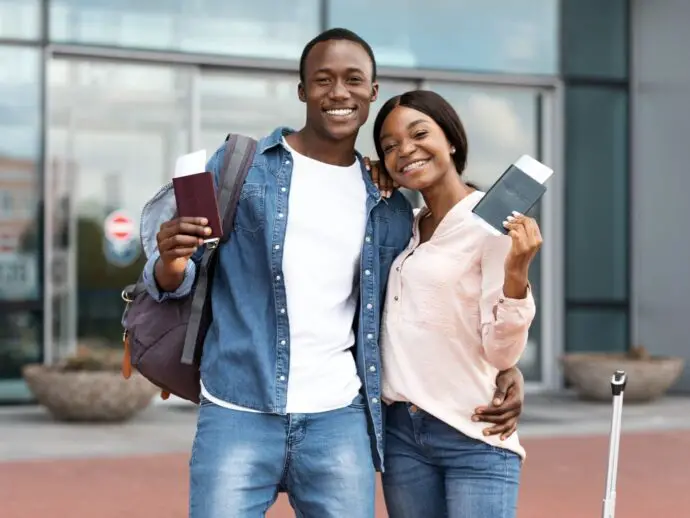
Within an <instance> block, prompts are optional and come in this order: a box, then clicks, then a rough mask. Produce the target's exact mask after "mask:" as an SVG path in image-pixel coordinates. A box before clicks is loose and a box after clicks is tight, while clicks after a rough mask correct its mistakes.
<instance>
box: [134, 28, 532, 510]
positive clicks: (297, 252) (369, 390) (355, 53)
mask: <svg viewBox="0 0 690 518" xmlns="http://www.w3.org/2000/svg"><path fill="white" fill-rule="evenodd" d="M377 94H378V85H377V83H376V64H375V60H374V55H373V52H372V51H371V48H370V47H369V45H368V44H367V43H366V42H364V41H363V40H362V39H361V38H359V37H358V36H357V35H355V34H354V33H352V32H350V31H346V30H343V29H332V30H330V31H326V32H325V33H323V34H321V35H320V36H318V37H316V38H315V39H314V40H312V41H311V42H310V43H309V44H307V46H306V47H305V49H304V52H303V55H302V59H301V61H300V83H299V86H298V95H299V98H300V100H301V101H302V102H304V103H305V104H306V108H307V109H306V124H305V126H304V127H303V128H302V129H301V130H299V131H297V132H293V131H292V130H289V129H287V128H278V129H276V130H275V131H274V132H273V133H272V134H271V135H269V136H267V137H264V138H263V139H261V140H260V142H259V144H258V146H257V151H256V155H255V157H254V161H253V163H252V167H251V168H250V170H249V174H248V176H247V180H246V182H245V185H244V188H243V191H242V194H241V197H240V203H239V205H238V209H237V215H236V219H235V228H234V232H233V236H232V238H231V239H230V240H229V241H228V242H227V243H226V244H224V245H223V246H222V247H221V248H220V249H219V263H218V267H217V268H216V273H215V277H214V280H213V287H212V290H213V292H212V309H213V315H214V320H213V323H212V325H211V327H210V329H209V331H208V334H207V337H206V342H205V344H204V353H203V358H202V363H201V382H202V401H201V405H200V410H199V420H198V426H197V433H196V437H195V440H194V445H193V448H192V454H191V462H190V516H191V517H192V518H221V517H223V518H227V517H230V516H232V517H242V518H244V517H258V516H264V513H265V511H266V510H267V509H268V508H269V507H270V506H271V505H272V503H273V502H274V501H275V499H276V497H277V494H278V492H279V491H281V490H284V491H286V492H287V493H288V495H289V497H290V502H291V504H292V506H293V507H294V509H295V511H296V513H297V515H298V516H301V517H307V518H310V517H314V518H328V517H339V518H343V517H351V518H369V517H373V516H374V494H375V469H374V468H377V469H379V470H382V469H384V455H383V454H384V449H383V442H382V437H383V417H382V413H383V411H384V409H383V408H382V404H381V401H380V377H379V376H380V373H379V371H380V367H381V363H380V354H379V349H378V337H379V320H380V315H381V309H382V308H381V303H382V300H383V293H384V290H385V286H386V280H387V277H388V270H389V268H390V266H391V263H392V261H393V259H394V258H395V257H396V255H397V254H398V253H399V252H400V251H401V250H402V249H403V248H404V247H405V246H406V244H407V243H408V241H409V239H410V235H411V222H412V209H411V207H410V204H409V203H408V202H407V200H406V199H405V198H404V196H402V194H400V193H398V192H395V193H393V194H392V196H390V198H388V199H384V198H382V196H381V193H380V192H379V191H378V189H377V188H376V187H375V185H374V184H373V183H372V180H371V178H370V176H369V174H368V172H367V170H366V168H365V167H364V166H363V164H362V160H361V157H360V156H359V155H357V154H356V152H355V140H356V138H357V133H358V131H359V128H360V127H361V126H362V125H363V124H364V123H365V122H366V120H367V117H368V115H369V107H370V104H371V103H372V102H373V101H375V100H376V97H377ZM222 162H223V147H221V148H220V149H219V150H218V151H217V152H216V153H215V154H214V156H213V157H212V158H211V159H210V161H209V163H208V167H207V169H208V170H209V171H212V172H213V173H214V175H215V176H216V183H217V182H218V174H219V168H220V167H222ZM205 224H206V222H205V221H203V220H201V219H198V218H180V219H175V220H172V221H170V222H168V223H165V224H164V225H163V226H162V227H161V230H160V232H159V234H158V236H157V239H158V247H159V251H160V253H159V254H157V255H155V256H153V257H151V259H150V260H149V261H148V263H147V265H146V268H145V272H144V278H145V279H146V282H147V289H148V291H149V293H150V294H151V295H152V296H153V297H155V298H157V299H158V300H164V299H166V298H168V297H184V296H187V295H188V294H189V292H190V289H191V286H192V283H193V280H194V276H195V272H196V265H195V262H194V259H195V258H196V257H198V250H199V247H200V245H201V237H202V236H203V235H204V234H205V230H206V229H205V227H204V225H205ZM195 252H196V255H194V254H195ZM353 324H354V325H353ZM499 377H500V376H499ZM515 380H517V381H515ZM499 385H502V386H504V387H506V386H511V387H512V388H511V390H513V391H515V395H516V398H515V399H516V401H517V402H516V404H514V405H513V406H512V407H511V408H500V409H498V410H496V409H493V411H492V410H491V409H489V410H488V413H489V414H491V413H492V412H493V414H494V415H493V417H492V416H490V415H489V416H488V417H483V419H484V420H486V421H488V422H494V423H498V424H499V426H498V427H495V428H496V433H502V432H506V431H508V429H509V428H511V427H514V425H515V421H516V419H517V415H518V414H519V412H520V405H521V401H520V400H521V389H522V380H521V375H520V373H519V371H517V370H513V371H510V372H509V373H508V374H507V375H506V376H505V379H503V380H502V381H501V383H499ZM501 397H503V395H501Z"/></svg>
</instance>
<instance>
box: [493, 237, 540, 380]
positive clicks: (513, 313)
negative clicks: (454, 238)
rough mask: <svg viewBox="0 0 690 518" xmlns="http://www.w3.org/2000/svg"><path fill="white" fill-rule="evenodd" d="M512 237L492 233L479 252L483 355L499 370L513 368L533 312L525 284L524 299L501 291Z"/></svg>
mask: <svg viewBox="0 0 690 518" xmlns="http://www.w3.org/2000/svg"><path fill="white" fill-rule="evenodd" d="M510 246H511V239H510V238H509V237H507V236H501V237H496V236H492V237H491V238H489V239H487V242H486V245H485V248H484V250H483V254H482V263H481V271H482V302H481V322H482V344H483V346H484V352H485V354H486V358H487V360H488V361H489V363H491V364H492V365H493V366H494V367H496V368H497V369H499V370H504V369H508V368H510V367H513V366H514V365H515V364H516V363H517V362H518V360H519V359H520V357H521V356H522V353H523V352H524V350H525V346H526V345H527V338H528V334H529V328H530V326H531V325H532V321H533V320H534V316H535V314H536V304H535V301H534V296H533V295H532V289H531V287H530V286H529V285H528V287H527V294H526V296H525V298H524V299H512V298H508V297H506V296H505V294H504V293H503V282H504V279H505V260H506V256H507V254H508V251H509V250H510Z"/></svg>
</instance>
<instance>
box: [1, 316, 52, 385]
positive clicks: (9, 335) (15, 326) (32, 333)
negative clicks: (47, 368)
mask: <svg viewBox="0 0 690 518" xmlns="http://www.w3.org/2000/svg"><path fill="white" fill-rule="evenodd" d="M41 356H42V350H41V320H40V316H39V315H37V314H35V313H28V312H25V311H19V312H7V311H0V380H11V379H20V378H21V376H22V372H21V368H22V365H25V364H27V363H34V362H40V361H41V359H42V358H41Z"/></svg>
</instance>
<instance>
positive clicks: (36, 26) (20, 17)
mask: <svg viewBox="0 0 690 518" xmlns="http://www.w3.org/2000/svg"><path fill="white" fill-rule="evenodd" d="M40 36H41V0H0V38H16V39H21V40H24V39H27V40H29V39H30V40H37V39H38V38H39V37H40Z"/></svg>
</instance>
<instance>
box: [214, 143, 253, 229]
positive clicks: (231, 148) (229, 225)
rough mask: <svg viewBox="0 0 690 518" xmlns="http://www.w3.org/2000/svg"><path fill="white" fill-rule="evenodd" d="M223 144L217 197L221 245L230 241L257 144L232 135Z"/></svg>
mask: <svg viewBox="0 0 690 518" xmlns="http://www.w3.org/2000/svg"><path fill="white" fill-rule="evenodd" d="M225 143H226V144H225V153H224V155H223V169H222V170H221V173H220V179H219V184H220V194H219V196H218V209H219V210H220V213H221V215H222V216H223V237H221V239H220V242H221V243H225V242H226V241H227V240H228V239H230V234H232V229H233V225H234V224H235V212H236V210H237V204H238V203H239V200H240V194H242V187H243V186H244V181H245V179H246V178H247V173H248V172H249V167H250V166H251V165H252V160H253V159H254V152H255V151H256V144H257V142H256V140H254V139H253V138H251V137H246V136H244V135H236V134H233V133H230V134H229V135H228V136H227V137H226V138H225Z"/></svg>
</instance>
